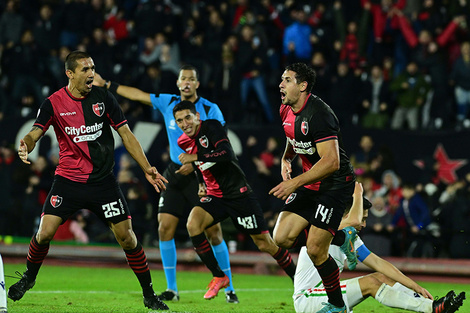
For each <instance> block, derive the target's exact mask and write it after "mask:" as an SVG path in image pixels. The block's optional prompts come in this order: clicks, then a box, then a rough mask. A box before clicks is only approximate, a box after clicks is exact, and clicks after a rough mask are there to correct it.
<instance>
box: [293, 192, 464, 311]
mask: <svg viewBox="0 0 470 313" xmlns="http://www.w3.org/2000/svg"><path fill="white" fill-rule="evenodd" d="M362 193H363V190H362V185H361V184H360V183H356V186H355V189H354V196H353V198H354V202H353V205H352V208H351V210H350V212H349V213H347V214H346V215H345V216H344V217H343V220H342V221H341V224H340V227H339V228H340V229H342V230H343V231H345V232H352V233H353V234H355V233H356V231H359V230H361V229H362V228H364V227H365V226H366V219H367V216H368V209H369V208H370V207H371V204H370V202H369V201H368V200H367V199H363V197H362ZM357 221H360V222H359V223H358V222H357ZM354 245H355V247H356V251H357V258H358V260H359V261H361V262H362V263H363V264H365V265H367V266H368V267H370V268H371V269H373V270H375V271H376V272H375V273H372V274H369V275H366V276H361V277H356V278H352V279H347V280H343V281H341V291H342V295H343V300H344V302H345V304H346V308H347V312H351V311H352V309H353V307H355V306H356V305H358V304H359V303H361V302H362V301H363V300H364V299H366V298H367V297H369V296H372V297H374V298H375V299H376V300H377V301H379V302H380V303H382V304H383V305H386V306H389V307H393V308H400V309H405V310H410V311H414V312H424V313H453V312H455V311H457V310H458V308H459V307H460V306H461V305H462V303H463V300H464V299H465V293H464V292H462V293H460V294H459V295H458V296H456V295H455V293H454V291H449V293H447V295H446V296H445V297H442V298H440V299H439V300H437V299H436V300H433V297H432V296H431V294H430V293H429V292H428V291H427V290H426V289H424V288H423V287H421V286H420V285H418V284H417V283H416V282H414V281H413V280H412V279H410V278H409V277H407V276H406V275H404V274H403V273H402V272H401V271H400V270H399V269H397V268H396V267H395V266H394V265H392V264H391V263H390V262H388V261H386V260H384V259H382V258H380V257H379V256H377V255H375V254H374V253H372V252H370V251H369V250H368V249H367V247H366V246H365V245H364V243H363V242H362V240H361V239H360V238H359V237H357V239H356V240H355V242H354ZM329 253H330V255H331V256H332V257H333V259H334V260H335V261H336V263H337V264H338V267H339V270H340V272H341V271H343V268H344V261H345V260H346V256H345V254H344V253H343V252H342V251H341V250H340V249H339V247H338V246H334V245H331V246H330V248H329ZM293 299H294V307H295V311H296V312H322V311H320V309H321V308H322V307H323V304H322V303H324V302H327V301H328V297H327V294H326V292H325V288H324V286H323V283H322V280H321V278H320V275H319V274H318V272H317V270H316V268H315V266H314V265H313V263H312V261H311V260H310V258H309V256H308V254H307V249H306V247H302V249H301V250H300V253H299V259H298V262H297V269H296V272H295V279H294V295H293ZM345 313H346V312H345Z"/></svg>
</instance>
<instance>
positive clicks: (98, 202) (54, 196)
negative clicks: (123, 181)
mask: <svg viewBox="0 0 470 313" xmlns="http://www.w3.org/2000/svg"><path fill="white" fill-rule="evenodd" d="M81 209H88V210H90V211H92V212H93V213H95V214H96V215H97V216H98V217H99V218H100V219H101V220H102V221H103V222H104V223H106V224H107V223H108V222H111V223H113V224H117V223H119V222H122V221H124V220H127V219H130V218H131V214H130V212H129V208H128V206H127V202H126V199H125V198H124V195H123V193H122V191H121V188H120V187H119V185H118V183H117V181H116V178H115V177H114V175H112V174H110V175H109V176H107V177H106V178H104V179H103V180H101V181H99V182H94V183H86V184H84V183H77V182H74V181H71V180H69V179H67V178H64V177H62V176H59V175H56V176H55V177H54V182H53V184H52V188H51V191H50V192H49V194H48V195H47V198H46V202H45V203H44V206H43V209H42V212H43V214H51V215H55V216H58V217H61V218H62V222H65V221H66V220H67V219H68V218H69V217H70V216H72V215H73V214H74V213H75V212H77V211H78V210H81Z"/></svg>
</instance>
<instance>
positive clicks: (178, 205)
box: [158, 162, 199, 219]
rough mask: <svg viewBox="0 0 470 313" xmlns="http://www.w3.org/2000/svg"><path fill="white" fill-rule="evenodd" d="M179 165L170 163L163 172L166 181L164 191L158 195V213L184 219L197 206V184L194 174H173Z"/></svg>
mask: <svg viewBox="0 0 470 313" xmlns="http://www.w3.org/2000/svg"><path fill="white" fill-rule="evenodd" d="M179 168H180V165H178V164H176V163H173V162H171V163H170V165H168V167H167V169H166V170H165V171H164V172H163V176H164V177H165V178H166V179H167V180H168V184H167V185H166V190H163V191H162V193H161V194H160V201H159V203H158V213H169V214H172V215H174V216H176V217H178V218H180V219H183V218H186V217H188V215H189V212H190V211H191V209H192V208H193V207H195V206H196V205H198V204H199V196H198V195H197V193H198V189H199V184H198V181H197V177H196V174H194V173H191V174H189V175H187V176H185V175H181V174H175V171H176V170H178V169H179Z"/></svg>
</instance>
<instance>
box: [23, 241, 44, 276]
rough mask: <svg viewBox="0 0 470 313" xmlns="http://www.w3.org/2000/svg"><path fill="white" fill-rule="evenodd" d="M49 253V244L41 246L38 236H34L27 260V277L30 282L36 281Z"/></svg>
mask: <svg viewBox="0 0 470 313" xmlns="http://www.w3.org/2000/svg"><path fill="white" fill-rule="evenodd" d="M48 252H49V243H46V244H42V245H41V244H39V243H38V242H37V240H36V234H34V235H33V238H31V241H30V243H29V251H28V257H27V258H26V269H27V270H26V276H27V277H28V280H30V281H34V280H36V276H37V275H38V272H39V269H40V268H41V265H42V262H43V261H44V259H45V258H46V255H47V253H48Z"/></svg>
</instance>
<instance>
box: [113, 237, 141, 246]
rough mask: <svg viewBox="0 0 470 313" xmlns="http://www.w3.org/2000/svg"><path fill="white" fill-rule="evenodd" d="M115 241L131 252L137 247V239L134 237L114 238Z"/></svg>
mask: <svg viewBox="0 0 470 313" xmlns="http://www.w3.org/2000/svg"><path fill="white" fill-rule="evenodd" d="M116 240H117V242H118V243H119V245H120V246H121V247H122V248H123V249H125V250H131V249H134V248H135V247H136V246H137V239H136V238H135V237H134V236H130V235H129V236H116Z"/></svg>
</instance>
